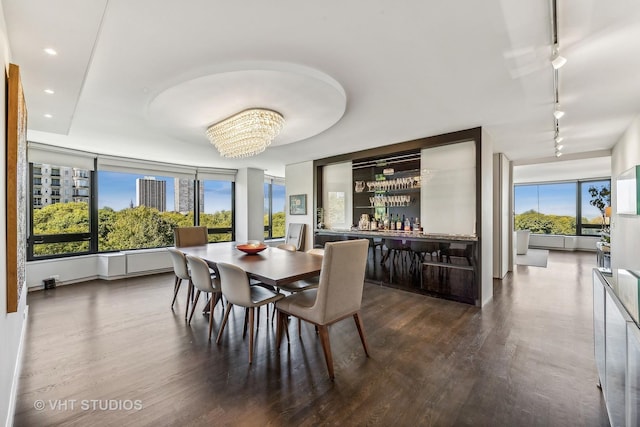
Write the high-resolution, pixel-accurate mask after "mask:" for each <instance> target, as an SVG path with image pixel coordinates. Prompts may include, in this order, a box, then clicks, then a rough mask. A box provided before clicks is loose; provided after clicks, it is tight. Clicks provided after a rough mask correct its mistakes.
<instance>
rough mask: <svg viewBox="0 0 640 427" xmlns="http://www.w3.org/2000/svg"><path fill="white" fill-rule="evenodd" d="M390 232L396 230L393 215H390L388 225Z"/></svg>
mask: <svg viewBox="0 0 640 427" xmlns="http://www.w3.org/2000/svg"><path fill="white" fill-rule="evenodd" d="M389 229H390V230H395V229H396V221H395V220H394V219H393V215H391V224H390V225H389Z"/></svg>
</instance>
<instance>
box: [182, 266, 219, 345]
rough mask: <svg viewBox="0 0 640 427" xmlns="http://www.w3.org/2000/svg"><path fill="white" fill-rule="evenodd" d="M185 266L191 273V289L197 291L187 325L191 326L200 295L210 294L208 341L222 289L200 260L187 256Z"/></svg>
mask: <svg viewBox="0 0 640 427" xmlns="http://www.w3.org/2000/svg"><path fill="white" fill-rule="evenodd" d="M187 265H188V266H189V270H190V272H191V282H192V283H193V287H194V288H195V289H197V292H196V297H195V300H194V301H193V304H191V315H190V316H189V321H188V322H187V323H189V324H191V318H193V312H194V311H196V305H197V304H198V298H199V297H200V293H202V292H206V293H209V294H211V297H210V299H209V340H211V330H212V329H213V308H214V307H215V306H216V304H217V303H218V301H220V299H221V298H222V289H221V288H220V283H219V280H218V279H217V278H215V279H214V278H212V277H211V273H210V272H209V265H208V264H207V263H206V261H205V260H203V259H202V258H198V257H194V256H191V255H187Z"/></svg>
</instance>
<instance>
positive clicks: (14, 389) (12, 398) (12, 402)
mask: <svg viewBox="0 0 640 427" xmlns="http://www.w3.org/2000/svg"><path fill="white" fill-rule="evenodd" d="M23 314H24V322H22V332H21V333H20V344H18V355H17V357H16V365H15V369H14V370H13V381H12V382H11V394H10V395H9V413H8V414H7V422H6V424H5V426H6V427H11V426H12V425H13V420H14V418H15V414H16V403H17V400H18V399H17V397H18V381H19V380H20V371H22V352H23V351H24V340H25V337H26V334H27V322H28V321H29V306H28V305H25V307H24V312H23Z"/></svg>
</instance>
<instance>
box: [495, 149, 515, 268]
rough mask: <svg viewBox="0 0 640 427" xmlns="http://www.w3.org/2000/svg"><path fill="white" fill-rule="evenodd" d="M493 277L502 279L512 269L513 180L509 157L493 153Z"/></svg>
mask: <svg viewBox="0 0 640 427" xmlns="http://www.w3.org/2000/svg"><path fill="white" fill-rule="evenodd" d="M493 212H494V215H493V277H494V278H496V279H502V278H503V277H504V276H505V275H506V274H507V272H508V271H509V269H510V265H509V262H510V256H509V254H510V253H511V240H510V239H509V237H510V236H511V221H510V212H511V182H510V164H509V159H508V158H507V156H505V155H504V154H502V153H496V154H494V155H493Z"/></svg>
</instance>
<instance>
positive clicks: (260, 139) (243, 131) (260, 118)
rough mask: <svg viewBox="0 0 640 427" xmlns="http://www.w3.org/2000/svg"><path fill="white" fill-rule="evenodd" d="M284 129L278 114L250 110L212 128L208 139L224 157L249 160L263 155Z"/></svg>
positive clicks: (209, 130) (264, 110)
mask: <svg viewBox="0 0 640 427" xmlns="http://www.w3.org/2000/svg"><path fill="white" fill-rule="evenodd" d="M283 125H284V117H282V114H280V113H278V112H277V111H272V110H267V109H264V108H251V109H248V110H244V111H241V112H239V113H238V114H235V115H233V116H231V117H229V118H227V119H224V120H223V121H221V122H219V123H216V124H214V125H211V126H209V128H208V129H207V138H209V141H211V143H212V144H213V145H214V146H215V147H216V148H217V149H218V151H219V152H220V155H221V156H223V157H231V158H240V157H249V156H253V155H256V154H259V153H262V152H263V151H264V150H265V148H267V147H268V146H269V144H271V141H273V139H274V138H275V137H276V136H278V134H279V133H280V130H281V129H282V126H283Z"/></svg>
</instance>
